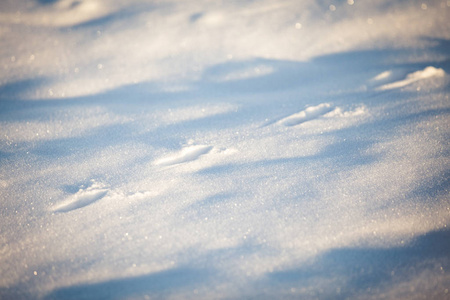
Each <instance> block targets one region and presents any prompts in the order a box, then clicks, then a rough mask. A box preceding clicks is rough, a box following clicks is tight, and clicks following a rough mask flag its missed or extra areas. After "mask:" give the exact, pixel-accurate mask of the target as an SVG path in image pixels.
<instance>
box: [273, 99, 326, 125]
mask: <svg viewBox="0 0 450 300" xmlns="http://www.w3.org/2000/svg"><path fill="white" fill-rule="evenodd" d="M332 110H333V106H332V105H331V104H330V103H322V104H319V105H317V106H310V107H308V108H306V109H305V110H302V111H301V112H298V113H296V114H293V115H290V116H288V117H286V118H284V119H281V120H280V121H278V123H279V124H282V125H285V126H296V125H299V124H301V123H304V122H307V121H311V120H313V119H316V118H319V117H321V116H323V115H325V114H327V113H329V112H331V111H332Z"/></svg>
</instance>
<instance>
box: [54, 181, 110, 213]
mask: <svg viewBox="0 0 450 300" xmlns="http://www.w3.org/2000/svg"><path fill="white" fill-rule="evenodd" d="M107 193H108V189H106V188H105V187H104V186H103V185H102V184H100V183H97V182H95V181H92V185H91V186H89V187H87V188H81V189H80V190H79V191H78V192H76V193H75V194H73V195H72V196H70V197H68V198H67V199H66V200H65V201H63V202H62V203H59V204H57V205H55V206H53V207H52V209H51V210H52V211H54V212H68V211H71V210H74V209H78V208H81V207H84V206H87V205H89V204H91V203H93V202H95V201H97V200H100V199H101V198H103V197H104V196H105V195H106V194H107Z"/></svg>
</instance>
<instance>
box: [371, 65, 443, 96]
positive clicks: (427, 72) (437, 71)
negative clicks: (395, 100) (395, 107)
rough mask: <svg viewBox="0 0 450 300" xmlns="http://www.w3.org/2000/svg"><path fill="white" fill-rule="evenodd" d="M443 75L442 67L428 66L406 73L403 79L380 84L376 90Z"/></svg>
mask: <svg viewBox="0 0 450 300" xmlns="http://www.w3.org/2000/svg"><path fill="white" fill-rule="evenodd" d="M382 74H383V73H382ZM382 74H380V75H379V76H381V75H382ZM444 76H445V71H444V70H443V69H441V68H435V67H432V66H429V67H426V68H425V69H423V70H420V71H416V72H414V73H410V74H408V75H407V76H406V78H405V79H403V80H399V81H395V82H392V83H388V84H385V85H382V86H380V87H378V88H377V90H380V91H385V90H392V89H396V88H401V87H404V86H407V85H409V84H411V83H414V82H416V81H419V80H422V79H427V78H431V77H444Z"/></svg>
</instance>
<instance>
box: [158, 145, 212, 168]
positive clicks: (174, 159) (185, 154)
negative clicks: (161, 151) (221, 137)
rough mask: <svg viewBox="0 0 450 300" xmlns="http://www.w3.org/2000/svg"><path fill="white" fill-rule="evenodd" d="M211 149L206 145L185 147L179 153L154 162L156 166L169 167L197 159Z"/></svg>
mask: <svg viewBox="0 0 450 300" xmlns="http://www.w3.org/2000/svg"><path fill="white" fill-rule="evenodd" d="M212 148H213V147H212V146H208V145H193V146H186V147H184V148H183V149H182V150H181V151H180V152H178V153H176V154H173V155H169V156H167V157H163V158H161V159H158V160H156V161H155V165H157V166H170V165H177V164H182V163H186V162H190V161H193V160H196V159H198V158H199V157H200V156H201V155H204V154H207V153H208V152H210V151H211V149H212Z"/></svg>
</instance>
